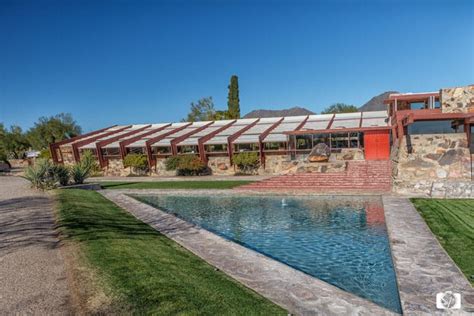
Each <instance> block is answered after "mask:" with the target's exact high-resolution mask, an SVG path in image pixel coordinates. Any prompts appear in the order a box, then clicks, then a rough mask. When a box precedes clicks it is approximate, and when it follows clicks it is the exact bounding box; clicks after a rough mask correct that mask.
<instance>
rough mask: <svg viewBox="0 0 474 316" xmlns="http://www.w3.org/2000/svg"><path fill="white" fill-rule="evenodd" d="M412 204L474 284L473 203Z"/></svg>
mask: <svg viewBox="0 0 474 316" xmlns="http://www.w3.org/2000/svg"><path fill="white" fill-rule="evenodd" d="M411 201H412V202H413V204H414V205H415V207H416V208H417V210H418V211H419V212H420V213H421V215H422V216H423V218H424V219H425V221H426V223H427V224H428V226H429V227H430V229H431V231H432V232H433V233H434V234H435V235H436V237H437V238H438V240H439V242H440V243H441V245H442V246H443V247H444V249H445V250H446V251H447V252H448V254H449V255H450V256H451V258H453V260H454V261H455V262H456V264H457V265H458V267H459V268H460V269H461V270H462V271H463V273H464V274H465V275H466V277H467V279H468V280H469V281H470V282H471V284H474V200H468V199H460V200H436V199H412V200H411Z"/></svg>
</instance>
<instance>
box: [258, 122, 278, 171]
mask: <svg viewBox="0 0 474 316" xmlns="http://www.w3.org/2000/svg"><path fill="white" fill-rule="evenodd" d="M284 119H285V118H284V117H282V118H281V119H280V120H279V121H277V122H275V123H273V124H272V125H271V126H270V127H269V128H267V129H266V130H264V131H263V133H261V134H260V135H259V136H258V151H259V154H260V163H261V164H263V168H265V156H264V155H263V140H264V139H265V138H266V137H267V136H268V134H270V132H271V131H273V130H274V129H275V128H276V127H277V126H278V125H280V124H281V122H283V120H284Z"/></svg>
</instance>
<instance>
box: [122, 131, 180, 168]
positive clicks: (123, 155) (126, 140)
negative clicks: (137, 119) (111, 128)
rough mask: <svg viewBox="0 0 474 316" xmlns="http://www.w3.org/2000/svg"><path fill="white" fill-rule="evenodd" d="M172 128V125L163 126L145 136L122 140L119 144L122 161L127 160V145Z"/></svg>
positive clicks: (144, 134)
mask: <svg viewBox="0 0 474 316" xmlns="http://www.w3.org/2000/svg"><path fill="white" fill-rule="evenodd" d="M170 126H171V123H169V124H166V125H164V126H161V127H157V128H155V129H152V130H150V131H148V132H146V133H143V134H140V135H137V136H134V137H131V138H128V139H125V140H122V141H121V142H119V147H120V156H121V157H122V159H125V156H126V154H127V148H126V146H127V145H130V144H132V143H134V142H136V141H138V140H140V139H142V138H143V137H146V136H148V135H151V134H155V133H157V132H159V131H162V130H164V129H165V128H167V127H170Z"/></svg>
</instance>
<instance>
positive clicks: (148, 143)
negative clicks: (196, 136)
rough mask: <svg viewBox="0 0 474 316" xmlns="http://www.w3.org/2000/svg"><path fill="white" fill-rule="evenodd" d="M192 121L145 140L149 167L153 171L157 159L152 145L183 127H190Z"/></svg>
mask: <svg viewBox="0 0 474 316" xmlns="http://www.w3.org/2000/svg"><path fill="white" fill-rule="evenodd" d="M191 124H192V123H187V124H185V125H183V126H181V127H177V128H175V129H173V130H171V131H169V132H167V133H164V134H161V135H159V136H156V137H153V138H150V139H149V140H147V141H146V142H145V147H146V153H147V159H148V167H149V169H150V171H151V168H152V167H153V165H154V164H155V163H156V161H155V159H154V158H153V152H152V150H151V145H153V144H154V143H156V142H159V141H160V140H162V139H163V138H166V137H168V136H169V135H172V134H174V133H176V132H179V131H181V130H183V129H185V128H186V127H188V126H189V125H191Z"/></svg>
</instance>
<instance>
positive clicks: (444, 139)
mask: <svg viewBox="0 0 474 316" xmlns="http://www.w3.org/2000/svg"><path fill="white" fill-rule="evenodd" d="M393 160H394V165H395V167H394V169H393V177H394V190H395V191H396V192H399V193H409V192H410V193H423V194H427V195H432V193H433V192H434V191H436V192H443V193H435V195H436V194H438V195H439V194H441V195H443V194H444V195H445V196H453V197H462V196H465V195H466V194H471V189H470V187H471V186H470V184H472V182H471V156H470V152H469V147H468V144H467V136H466V134H465V133H459V134H429V135H410V136H406V137H405V138H404V139H402V140H401V142H400V149H399V151H398V157H393ZM446 190H448V191H449V192H446ZM463 190H464V192H462V191H463Z"/></svg>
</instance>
